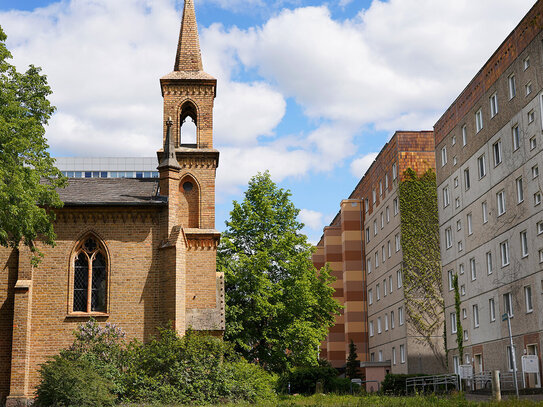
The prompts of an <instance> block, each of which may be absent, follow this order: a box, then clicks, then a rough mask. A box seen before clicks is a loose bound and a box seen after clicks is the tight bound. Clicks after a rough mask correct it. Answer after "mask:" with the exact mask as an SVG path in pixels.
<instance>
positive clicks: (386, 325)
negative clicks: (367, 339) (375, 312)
mask: <svg viewBox="0 0 543 407" xmlns="http://www.w3.org/2000/svg"><path fill="white" fill-rule="evenodd" d="M387 331H388V314H385V332H387Z"/></svg>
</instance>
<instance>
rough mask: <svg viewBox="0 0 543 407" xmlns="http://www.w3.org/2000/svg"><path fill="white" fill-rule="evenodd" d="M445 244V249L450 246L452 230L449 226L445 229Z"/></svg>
mask: <svg viewBox="0 0 543 407" xmlns="http://www.w3.org/2000/svg"><path fill="white" fill-rule="evenodd" d="M445 246H446V247H447V249H450V248H451V247H452V230H451V228H450V227H449V228H447V229H445Z"/></svg>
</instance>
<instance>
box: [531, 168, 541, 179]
mask: <svg viewBox="0 0 543 407" xmlns="http://www.w3.org/2000/svg"><path fill="white" fill-rule="evenodd" d="M537 177H539V167H538V166H537V165H534V166H533V167H532V179H534V178H537Z"/></svg>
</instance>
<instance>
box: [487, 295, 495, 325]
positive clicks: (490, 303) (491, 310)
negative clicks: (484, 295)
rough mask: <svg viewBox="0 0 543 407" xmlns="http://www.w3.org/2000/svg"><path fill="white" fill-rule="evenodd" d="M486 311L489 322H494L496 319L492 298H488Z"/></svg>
mask: <svg viewBox="0 0 543 407" xmlns="http://www.w3.org/2000/svg"><path fill="white" fill-rule="evenodd" d="M488 312H489V318H490V322H494V321H495V320H496V303H495V302H494V298H489V299H488Z"/></svg>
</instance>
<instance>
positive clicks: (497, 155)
mask: <svg viewBox="0 0 543 407" xmlns="http://www.w3.org/2000/svg"><path fill="white" fill-rule="evenodd" d="M492 151H493V153H494V167H497V166H498V165H500V164H501V162H502V142H501V140H498V141H496V142H495V143H494V144H493V145H492Z"/></svg>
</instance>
